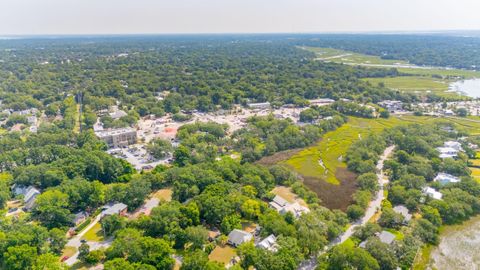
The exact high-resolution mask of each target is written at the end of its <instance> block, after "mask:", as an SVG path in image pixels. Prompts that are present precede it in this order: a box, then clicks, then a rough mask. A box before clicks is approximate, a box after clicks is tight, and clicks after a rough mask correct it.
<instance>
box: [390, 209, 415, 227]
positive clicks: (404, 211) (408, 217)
mask: <svg viewBox="0 0 480 270" xmlns="http://www.w3.org/2000/svg"><path fill="white" fill-rule="evenodd" d="M393 211H394V212H395V213H397V214H401V215H402V216H403V218H404V221H405V223H408V222H410V220H411V219H412V214H410V212H409V211H408V208H407V207H405V206H404V205H397V206H395V207H394V208H393Z"/></svg>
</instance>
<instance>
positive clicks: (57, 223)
mask: <svg viewBox="0 0 480 270" xmlns="http://www.w3.org/2000/svg"><path fill="white" fill-rule="evenodd" d="M68 202H69V201H68V195H67V194H65V193H63V192H61V191H59V190H55V189H52V190H47V191H45V192H44V193H42V194H40V195H38V196H37V199H36V201H35V207H34V209H33V214H34V216H35V217H36V218H37V219H38V220H40V222H42V224H44V225H45V226H46V227H47V228H55V227H62V226H66V225H69V224H70V223H71V217H72V215H71V213H70V211H69V210H68V206H69V203H68Z"/></svg>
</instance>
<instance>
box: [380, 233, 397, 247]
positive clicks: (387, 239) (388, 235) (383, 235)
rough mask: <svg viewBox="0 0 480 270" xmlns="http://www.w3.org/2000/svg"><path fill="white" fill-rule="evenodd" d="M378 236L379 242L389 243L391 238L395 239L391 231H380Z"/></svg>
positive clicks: (391, 240)
mask: <svg viewBox="0 0 480 270" xmlns="http://www.w3.org/2000/svg"><path fill="white" fill-rule="evenodd" d="M378 238H379V239H380V242H382V243H384V244H387V245H390V244H391V243H392V242H393V240H395V235H394V234H393V233H391V232H387V231H382V232H381V233H380V234H378Z"/></svg>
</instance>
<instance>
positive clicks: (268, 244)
mask: <svg viewBox="0 0 480 270" xmlns="http://www.w3.org/2000/svg"><path fill="white" fill-rule="evenodd" d="M257 247H258V248H263V249H266V250H269V251H272V252H276V251H277V248H278V246H277V237H275V235H273V234H270V235H269V236H268V237H266V238H265V239H263V240H262V241H260V242H259V243H258V244H257Z"/></svg>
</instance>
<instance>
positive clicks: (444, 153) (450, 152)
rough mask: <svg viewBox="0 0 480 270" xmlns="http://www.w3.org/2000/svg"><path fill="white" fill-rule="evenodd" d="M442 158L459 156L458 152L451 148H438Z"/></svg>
mask: <svg viewBox="0 0 480 270" xmlns="http://www.w3.org/2000/svg"><path fill="white" fill-rule="evenodd" d="M437 151H438V152H439V153H440V155H439V157H440V158H442V159H443V158H454V157H457V156H458V150H457V149H455V148H451V147H437Z"/></svg>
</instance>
